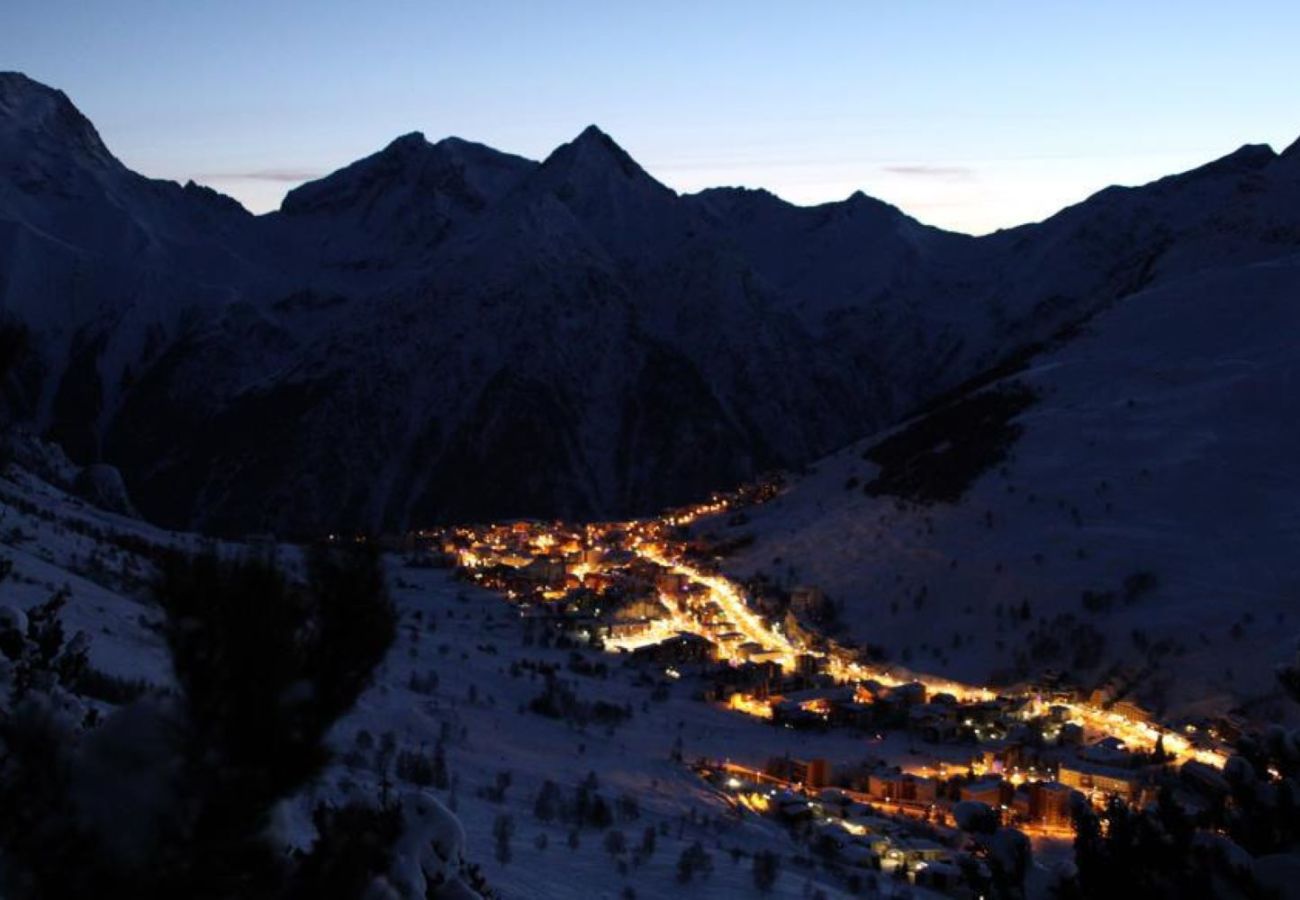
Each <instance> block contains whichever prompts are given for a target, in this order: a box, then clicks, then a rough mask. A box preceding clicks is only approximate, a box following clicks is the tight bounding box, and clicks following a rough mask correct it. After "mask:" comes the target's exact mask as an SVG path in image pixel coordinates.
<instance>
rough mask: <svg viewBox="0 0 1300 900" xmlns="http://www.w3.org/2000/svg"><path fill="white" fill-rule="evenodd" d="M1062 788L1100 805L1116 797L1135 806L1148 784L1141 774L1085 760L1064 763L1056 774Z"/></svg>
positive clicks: (1144, 775) (1139, 771)
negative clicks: (1106, 799)
mask: <svg viewBox="0 0 1300 900" xmlns="http://www.w3.org/2000/svg"><path fill="white" fill-rule="evenodd" d="M1057 778H1058V779H1059V780H1060V782H1061V784H1063V785H1065V786H1066V787H1069V788H1073V789H1074V790H1076V791H1079V792H1080V793H1082V794H1084V795H1085V796H1087V797H1090V798H1091V799H1092V800H1093V802H1094V803H1100V802H1103V801H1104V800H1105V798H1106V797H1109V796H1116V797H1119V798H1121V799H1123V800H1125V801H1127V802H1129V803H1134V802H1137V801H1138V799H1139V798H1140V796H1141V795H1142V793H1143V789H1144V787H1145V786H1146V784H1147V782H1148V778H1147V775H1146V773H1145V772H1144V771H1143V770H1139V769H1133V768H1119V767H1116V766H1108V765H1104V764H1101V763H1095V762H1090V761H1089V760H1086V759H1073V760H1066V761H1063V762H1062V763H1061V766H1060V769H1059V771H1058V772H1057Z"/></svg>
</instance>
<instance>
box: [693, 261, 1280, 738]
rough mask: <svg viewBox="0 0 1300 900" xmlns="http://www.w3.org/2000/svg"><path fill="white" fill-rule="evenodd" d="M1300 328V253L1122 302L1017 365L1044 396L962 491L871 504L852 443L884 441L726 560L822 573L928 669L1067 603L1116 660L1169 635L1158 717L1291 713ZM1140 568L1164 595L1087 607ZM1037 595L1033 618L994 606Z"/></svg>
mask: <svg viewBox="0 0 1300 900" xmlns="http://www.w3.org/2000/svg"><path fill="white" fill-rule="evenodd" d="M1297 334H1300V257H1297V256H1291V257H1287V258H1282V259H1277V260H1274V261H1270V262H1261V263H1254V264H1247V265H1241V266H1232V267H1227V268H1219V269H1212V270H1207V271H1203V272H1199V273H1196V274H1194V275H1188V276H1185V277H1182V278H1179V279H1176V280H1173V281H1171V282H1170V283H1168V284H1165V285H1164V286H1162V287H1159V288H1153V289H1149V290H1147V291H1144V292H1141V293H1139V294H1137V295H1134V296H1131V297H1128V298H1126V299H1124V300H1123V301H1121V302H1119V303H1117V304H1115V305H1114V306H1113V307H1111V308H1110V309H1108V310H1106V311H1105V312H1103V313H1102V314H1100V315H1099V316H1097V317H1096V318H1095V319H1094V320H1092V321H1091V322H1090V323H1089V324H1088V325H1087V326H1086V328H1085V329H1084V333H1083V334H1082V335H1080V336H1079V337H1077V338H1075V339H1073V340H1071V341H1069V342H1067V343H1066V344H1064V345H1063V346H1060V347H1058V348H1056V349H1052V350H1049V351H1047V352H1045V353H1043V354H1040V355H1039V356H1037V357H1035V358H1034V359H1033V360H1032V361H1031V362H1030V363H1029V365H1028V367H1027V369H1026V370H1025V371H1023V372H1021V373H1018V374H1015V375H1012V376H1010V377H1009V379H1008V380H1018V381H1021V382H1023V383H1027V384H1029V385H1032V386H1033V387H1034V388H1035V389H1036V390H1037V391H1038V392H1039V395H1040V396H1039V399H1038V400H1037V401H1036V402H1035V403H1033V404H1032V405H1031V406H1030V407H1029V408H1028V409H1027V410H1025V411H1024V412H1023V413H1022V414H1020V416H1019V417H1018V419H1017V420H1016V421H1018V423H1019V424H1020V425H1021V426H1023V429H1024V431H1023V435H1022V436H1021V437H1020V439H1019V440H1018V441H1017V442H1016V443H1015V444H1014V446H1013V447H1012V449H1011V455H1010V458H1009V459H1008V460H1007V461H1006V462H1005V463H1004V464H1003V465H1002V466H999V467H997V468H995V469H993V470H991V471H987V472H985V473H984V474H983V475H982V476H981V477H980V478H979V479H978V480H977V481H976V483H975V484H974V485H973V487H972V488H971V489H970V490H969V491H968V492H967V493H966V495H965V496H964V497H963V498H962V499H961V501H960V502H958V503H954V504H946V503H938V504H933V505H928V506H918V505H915V504H903V505H900V504H898V503H897V502H896V501H895V499H894V498H893V497H889V496H879V497H871V496H866V495H865V494H864V491H863V489H862V485H863V484H865V483H866V482H869V481H870V479H871V478H872V476H873V475H874V474H875V472H876V471H877V469H876V466H875V464H874V463H871V462H869V461H865V460H864V459H863V456H862V454H863V451H864V450H865V449H866V448H867V447H869V446H871V445H872V444H873V443H874V442H875V441H876V440H878V439H879V438H880V437H881V436H877V437H874V438H870V439H867V440H865V441H862V442H858V443H856V444H854V445H852V446H850V447H848V448H846V449H845V450H843V451H841V452H839V453H837V454H834V455H832V456H830V457H827V458H826V459H824V460H822V461H820V462H819V463H817V464H816V465H815V466H813V467H812V470H811V471H810V472H809V473H808V474H806V475H804V476H802V477H800V478H797V479H796V480H795V482H794V483H793V485H792V487H791V488H790V489H789V490H788V491H787V492H786V493H785V494H784V495H783V496H781V497H779V498H778V499H776V500H775V501H773V502H772V503H770V504H769V505H767V506H765V507H761V508H759V509H757V510H755V511H754V513H753V517H752V521H751V522H748V523H746V524H743V525H740V526H736V527H734V528H732V529H731V531H732V532H734V533H735V534H742V533H752V534H753V535H755V536H756V538H757V540H756V543H755V544H754V545H753V546H751V547H749V548H747V549H745V550H744V551H742V552H741V553H740V554H739V555H738V556H737V557H735V558H733V559H731V560H730V561H728V563H727V568H728V570H729V571H730V572H731V573H733V574H736V575H742V576H747V575H751V574H753V573H756V572H764V573H767V574H768V575H771V576H774V577H777V578H779V579H780V580H782V581H784V582H787V583H790V584H815V585H818V586H820V587H821V588H822V589H823V590H825V591H826V592H827V593H828V594H829V595H830V596H831V597H832V598H833V599H834V600H836V601H838V602H840V603H841V604H843V607H844V617H845V619H846V621H847V623H848V627H849V631H850V632H851V634H852V635H853V636H854V637H856V638H857V639H859V640H861V641H866V642H871V643H875V644H878V645H881V646H883V647H885V648H887V649H888V650H889V651H890V653H891V657H892V658H893V659H895V660H898V659H899V657H900V654H901V653H902V652H903V651H904V648H910V651H911V654H912V662H911V665H912V666H913V667H914V668H917V669H919V670H925V671H936V672H941V673H944V674H947V675H950V676H953V677H956V678H959V679H965V680H970V681H978V682H982V681H985V680H987V679H988V678H989V677H990V675H996V674H997V673H998V672H1003V673H1005V671H1006V669H1007V667H1008V666H1009V665H1010V663H1011V660H1012V657H1013V655H1014V653H1015V651H1016V650H1017V649H1020V648H1023V647H1024V643H1025V642H1024V636H1025V634H1026V633H1027V631H1028V630H1029V627H1030V626H1032V625H1038V624H1040V622H1041V620H1042V619H1044V618H1048V619H1051V618H1053V617H1055V616H1056V615H1057V614H1060V613H1073V614H1075V615H1076V616H1077V617H1078V618H1079V619H1081V620H1083V621H1086V622H1088V623H1091V624H1092V625H1093V626H1095V627H1096V628H1098V629H1099V630H1100V631H1101V632H1103V633H1104V635H1105V637H1106V648H1105V658H1106V660H1107V661H1108V662H1109V661H1113V662H1127V663H1129V664H1130V665H1131V666H1132V667H1133V668H1135V669H1139V670H1140V669H1141V668H1142V659H1143V657H1144V655H1145V654H1144V653H1142V652H1140V651H1139V649H1138V648H1137V647H1136V646H1135V644H1134V641H1133V638H1132V632H1133V630H1134V629H1141V630H1142V631H1143V632H1145V633H1146V635H1147V636H1148V638H1149V639H1150V640H1151V641H1152V642H1154V641H1157V640H1159V639H1162V638H1168V639H1169V640H1170V641H1171V642H1172V644H1173V646H1174V647H1175V650H1174V653H1173V654H1172V655H1170V656H1168V657H1166V658H1165V659H1163V660H1161V661H1160V662H1159V663H1158V664H1157V665H1155V666H1154V668H1153V669H1152V670H1151V671H1148V672H1146V673H1145V676H1144V677H1143V678H1142V684H1141V685H1140V686H1139V690H1138V694H1139V696H1146V697H1148V699H1153V700H1155V701H1157V705H1158V706H1163V707H1164V710H1165V711H1166V712H1169V713H1174V712H1189V713H1190V712H1222V711H1224V710H1225V709H1227V708H1230V707H1232V706H1235V705H1237V704H1243V703H1244V704H1247V705H1248V706H1249V705H1252V704H1255V705H1254V706H1253V711H1254V712H1256V713H1260V712H1264V711H1266V710H1268V709H1271V708H1273V707H1274V706H1280V707H1281V708H1282V709H1285V708H1286V707H1287V704H1284V703H1283V704H1277V703H1275V701H1276V700H1277V699H1278V691H1277V685H1276V683H1275V681H1274V677H1273V669H1274V667H1275V666H1276V665H1277V664H1278V663H1280V662H1289V661H1291V660H1292V659H1293V658H1294V655H1295V652H1296V642H1297V636H1298V635H1300V613H1298V612H1297V607H1296V598H1297V597H1300V575H1298V574H1297V572H1298V571H1300V570H1297V567H1296V564H1295V561H1296V559H1297V553H1298V552H1300V513H1298V512H1297V510H1300V467H1298V466H1297V464H1296V460H1297V459H1300V393H1298V392H1297V388H1300V352H1297V351H1298V350H1300V344H1298V343H1297V338H1296V335H1297ZM850 478H856V479H858V483H857V484H856V485H855V486H853V487H850V486H849V479H850ZM1075 509H1077V511H1078V516H1079V518H1078V522H1077V523H1076V521H1075V519H1074V516H1073V513H1072V510H1075ZM990 515H991V523H992V524H991V525H990V524H989V521H990V520H989V519H988V518H986V517H988V516H990ZM704 527H705V530H709V529H710V528H712V529H714V530H717V531H720V532H726V531H727V530H728V529H727V528H726V526H725V525H723V524H722V523H720V522H718V523H712V524H711V525H705V526H704ZM1135 572H1150V573H1153V574H1154V575H1155V576H1156V577H1157V578H1158V580H1159V584H1158V587H1157V588H1156V589H1155V590H1154V591H1152V592H1151V593H1150V594H1148V595H1145V596H1143V597H1142V598H1141V599H1140V600H1138V601H1137V602H1136V603H1135V604H1133V605H1132V606H1125V605H1124V604H1123V603H1122V602H1117V603H1116V604H1115V608H1114V609H1113V610H1111V611H1109V612H1098V613H1091V612H1088V611H1087V610H1085V609H1084V608H1083V605H1082V603H1081V595H1082V592H1083V591H1084V590H1093V591H1103V590H1116V591H1118V590H1119V589H1120V585H1121V583H1122V581H1123V579H1124V578H1125V577H1126V576H1128V575H1130V574H1132V573H1135ZM922 589H924V590H925V597H924V599H923V600H921V601H920V603H919V605H918V602H917V600H916V595H917V594H918V593H920V592H921V591H922ZM1026 600H1027V601H1028V602H1029V604H1030V607H1031V611H1032V618H1033V622H1031V623H1028V624H1026V625H1022V626H1018V627H1017V626H1015V625H1013V624H1011V623H1010V622H1008V621H1006V620H1005V619H1000V618H999V617H998V616H997V615H996V612H995V610H996V607H998V606H999V605H1001V606H1002V607H1003V608H1004V609H1009V608H1010V607H1012V606H1013V605H1014V606H1019V605H1020V604H1022V603H1023V602H1024V601H1026ZM893 604H896V605H897V611H896V612H894V611H892V608H893ZM1234 624H1239V625H1240V626H1241V627H1240V633H1239V636H1237V637H1233V636H1232V629H1233V626H1234ZM954 636H959V637H960V642H961V646H960V647H955V646H954V643H953V642H954ZM1046 665H1048V663H1044V667H1046ZM1058 666H1059V664H1058ZM1092 674H1094V675H1096V674H1098V673H1092Z"/></svg>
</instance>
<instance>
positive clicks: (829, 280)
mask: <svg viewBox="0 0 1300 900" xmlns="http://www.w3.org/2000/svg"><path fill="white" fill-rule="evenodd" d="M10 82H12V83H14V84H18V82H16V81H15V80H14V79H10ZM35 84H36V83H35V82H31V83H30V85H29V84H27V83H26V82H22V83H21V84H20V86H19V88H12V87H11V89H10V93H11V94H12V93H14V92H15V91H19V92H22V91H26V92H36V93H37V94H38V95H39V96H44V97H46V98H47V100H48V99H49V97H53V96H54V93H55V92H53V91H52V89H48V88H43V87H31V85H35ZM42 91H44V92H48V93H47V94H42V93H41V92H42ZM59 96H62V95H59ZM49 102H52V103H53V102H56V101H55V100H50V101H49ZM10 103H11V105H13V103H14V101H12V100H11V101H10ZM68 103H69V104H70V101H68ZM78 115H79V114H78ZM6 121H8V120H4V119H0V167H7V168H8V169H9V170H10V171H12V170H14V169H15V168H19V169H21V168H24V167H32V166H37V167H38V168H39V167H41V166H44V165H45V164H44V161H43V160H44V159H45V154H46V153H47V152H49V149H50V148H48V147H46V146H44V145H43V144H42V143H41V142H40V141H35V140H32V139H31V138H30V136H28V135H27V132H25V131H24V130H23V129H20V128H16V127H10V126H8V125H6V124H5V122H6ZM91 127H92V128H93V126H91ZM69 140H71V141H72V142H73V143H74V144H75V142H76V138H75V136H72V137H71V138H69ZM56 149H57V148H56ZM74 149H75V148H74ZM105 152H107V150H106V151H105ZM1268 152H1269V153H1270V154H1271V153H1272V151H1268ZM1241 153H1242V151H1238V154H1241ZM1238 154H1230V155H1229V156H1228V157H1225V158H1223V159H1222V160H1220V161H1217V162H1215V163H1211V164H1209V165H1208V166H1204V167H1201V168H1200V169H1197V170H1193V172H1192V173H1186V174H1185V175H1183V176H1173V177H1172V178H1173V180H1171V179H1163V180H1161V181H1158V182H1155V183H1153V184H1152V185H1148V186H1145V187H1138V188H1124V189H1108V191H1103V192H1100V193H1099V194H1096V195H1094V196H1093V197H1091V198H1088V199H1087V200H1085V201H1082V202H1081V203H1080V204H1076V205H1075V206H1074V207H1070V208H1068V209H1066V210H1063V211H1062V212H1061V213H1058V214H1057V215H1056V216H1053V217H1052V218H1050V219H1048V220H1046V221H1045V222H1043V223H1038V224H1034V225H1026V226H1021V227H1019V228H1018V229H1014V230H1011V231H1007V232H1000V233H998V234H996V235H991V236H987V237H982V238H975V237H970V236H967V235H960V234H956V233H952V232H945V231H942V230H940V229H935V228H932V227H930V226H927V225H924V224H922V223H920V222H917V221H916V220H915V219H912V218H911V217H909V216H907V215H906V214H905V213H904V212H902V211H901V210H898V209H897V208H895V207H892V206H890V205H889V204H885V203H883V202H881V201H878V200H874V199H872V198H868V197H866V196H865V195H862V194H861V193H860V192H857V193H855V194H854V195H852V196H850V197H849V198H847V199H846V200H843V201H839V202H836V203H829V204H821V205H818V206H813V207H802V206H796V205H794V204H789V203H787V202H786V201H784V200H781V199H780V198H778V197H776V196H775V195H772V194H769V193H767V192H760V191H747V190H744V189H728V188H720V189H715V190H712V191H705V192H700V193H696V194H688V195H678V194H677V193H676V192H674V191H672V190H671V189H670V188H667V187H666V186H664V185H662V184H660V183H659V182H658V181H656V180H655V179H654V178H653V176H651V175H650V174H649V173H647V172H645V170H644V169H642V168H641V167H640V166H639V165H637V164H636V163H635V161H634V160H632V158H631V157H630V156H629V155H628V154H627V153H626V151H624V150H623V149H622V148H621V147H619V146H618V145H617V143H616V142H614V140H613V139H612V138H610V137H609V136H608V135H606V134H605V133H604V132H603V131H601V130H600V129H599V128H598V127H596V126H589V127H588V128H586V129H584V130H583V132H581V133H580V134H579V135H578V136H576V137H575V139H574V140H573V141H570V142H569V143H567V144H565V145H562V146H561V147H559V148H557V149H556V150H555V151H554V152H553V153H551V154H550V155H549V156H548V157H547V159H545V160H543V161H541V162H535V161H532V160H527V159H524V158H522V157H517V156H513V155H511V154H506V153H502V152H500V151H496V150H493V149H491V148H488V147H485V146H484V145H479V144H474V143H472V142H470V141H465V140H463V139H459V138H448V139H444V140H441V141H438V142H435V143H431V142H429V141H428V140H427V139H425V138H424V136H423V134H422V133H420V132H410V133H408V134H406V135H403V136H399V137H398V138H397V139H395V140H394V141H391V142H389V144H387V145H386V146H385V147H383V148H381V149H380V150H379V151H377V152H376V153H374V154H371V155H370V156H367V157H365V158H363V159H361V160H358V161H356V162H354V163H352V164H350V165H348V166H344V167H342V168H340V169H339V170H337V171H336V172H333V173H331V174H329V175H327V176H325V177H323V178H321V179H318V180H316V181H313V182H309V183H307V184H304V185H302V186H300V187H297V188H295V189H294V190H293V191H291V192H290V193H289V195H288V196H287V197H286V199H285V203H284V204H283V206H282V208H281V209H280V210H278V211H275V212H273V213H268V214H263V215H257V216H254V215H251V214H249V213H248V212H247V211H245V210H243V209H242V207H239V206H238V204H237V203H235V202H234V201H229V202H227V198H224V197H223V195H220V194H218V193H216V192H211V191H210V190H209V189H206V188H202V187H200V186H197V185H195V186H189V185H187V186H186V187H181V186H179V185H175V184H173V183H170V182H158V181H152V180H149V179H146V178H144V177H143V176H140V175H137V174H135V173H133V172H131V171H130V170H128V169H126V168H125V167H120V168H112V167H109V168H103V167H93V166H92V167H90V168H86V167H78V166H75V165H73V166H64V167H58V168H57V170H51V171H49V172H46V173H45V181H44V184H43V186H42V187H41V188H40V189H39V190H36V191H32V190H29V189H28V188H27V187H25V186H24V185H23V184H22V183H20V182H17V181H14V180H10V182H9V184H8V185H5V184H0V327H4V328H9V329H18V330H22V331H23V332H24V333H26V334H27V335H28V337H29V339H28V340H26V341H25V342H24V345H23V346H24V348H25V349H24V350H23V351H22V356H21V359H19V360H18V364H17V365H16V366H15V367H14V369H13V371H11V372H10V374H9V376H8V377H7V378H6V379H5V381H4V382H3V385H0V388H2V390H0V410H3V413H2V414H3V415H5V416H7V417H8V418H11V419H13V420H16V421H20V422H24V423H27V424H29V425H32V426H33V427H36V428H38V429H39V430H41V431H42V432H43V433H45V434H46V435H48V436H51V437H53V438H55V439H57V440H59V441H60V442H61V443H63V444H64V446H65V449H66V450H67V451H68V452H69V454H70V455H71V456H72V457H73V458H74V459H75V460H76V461H77V462H78V463H81V464H87V463H95V462H107V463H110V464H113V465H117V466H118V467H120V468H121V469H122V471H123V473H124V476H125V478H126V481H127V484H128V487H129V489H130V491H131V494H132V496H133V497H135V498H136V500H137V503H138V505H139V506H140V508H141V511H142V512H143V513H144V514H145V515H146V516H149V517H152V518H154V519H156V520H158V521H160V522H161V523H162V524H166V525H169V526H172V527H177V526H184V527H187V528H198V529H207V530H212V531H218V532H224V533H230V532H236V533H237V532H243V531H260V530H277V531H281V532H293V533H316V532H320V531H326V530H340V529H346V528H365V529H369V530H390V529H397V528H402V527H406V526H408V525H412V524H423V523H425V522H430V521H434V520H450V519H464V520H475V519H482V518H487V517H507V516H514V515H529V516H553V515H561V514H562V515H569V516H582V517H589V516H615V515H618V516H621V515H627V514H636V513H643V512H648V511H651V510H653V509H655V508H657V507H660V506H664V505H671V504H673V503H677V502H682V501H685V500H688V499H691V498H692V497H694V496H698V495H699V494H701V493H707V492H708V491H709V490H712V489H714V488H718V487H722V486H725V484H727V483H732V482H735V481H740V480H743V479H745V478H748V477H751V476H752V475H754V474H755V473H756V472H757V471H759V470H760V469H762V468H766V467H770V466H786V467H797V466H799V465H802V464H804V463H806V462H809V461H811V460H813V459H816V458H817V457H819V456H821V455H823V454H825V453H827V452H829V451H831V450H833V449H835V448H837V447H840V446H843V445H845V444H847V443H849V442H850V441H852V440H854V439H856V438H858V437H860V436H861V435H863V434H867V433H870V432H872V431H875V430H877V429H879V428H882V427H885V426H887V425H888V424H890V423H891V422H893V421H896V420H897V419H898V418H899V417H900V416H903V415H906V414H907V413H908V412H909V411H911V410H914V409H917V408H918V407H920V406H921V405H922V404H924V403H925V402H926V401H928V400H930V399H932V398H934V397H935V396H937V395H939V394H940V393H942V392H943V391H945V390H947V389H949V388H952V387H954V386H956V385H957V384H960V383H961V382H963V381H965V380H966V379H968V378H970V377H972V376H974V375H976V374H978V373H979V372H980V371H983V370H984V369H986V368H988V367H989V366H992V365H995V364H996V363H997V362H998V361H999V360H1000V359H1003V358H1006V357H1007V356H1008V355H1009V354H1013V353H1015V352H1016V351H1018V350H1019V349H1021V348H1023V347H1025V346H1027V345H1031V344H1033V343H1034V342H1036V341H1040V340H1042V339H1044V338H1045V337H1046V336H1048V335H1051V334H1055V333H1057V332H1059V331H1060V330H1061V329H1062V328H1063V327H1064V326H1066V325H1068V324H1070V323H1075V322H1078V321H1080V320H1082V319H1086V318H1088V317H1089V316H1091V315H1093V314H1095V313H1096V312H1097V311H1098V310H1100V309H1103V308H1105V307H1106V306H1107V305H1108V304H1113V303H1115V302H1119V301H1120V300H1122V299H1123V298H1124V297H1126V296H1128V295H1131V294H1133V293H1134V292H1135V291H1137V290H1139V289H1141V288H1144V287H1148V286H1151V285H1153V284H1156V283H1159V282H1161V281H1163V280H1166V279H1172V278H1176V277H1182V276H1184V275H1186V274H1187V273H1189V272H1194V271H1197V270H1198V269H1200V268H1204V267H1207V266H1213V265H1230V264H1232V265H1235V264H1246V263H1249V262H1252V261H1258V260H1261V259H1267V258H1270V257H1271V256H1277V255H1281V254H1284V253H1286V252H1288V251H1291V250H1294V248H1295V247H1297V246H1300V214H1297V212H1296V210H1297V208H1300V204H1297V203H1296V202H1295V200H1296V199H1297V198H1300V184H1297V183H1296V182H1297V174H1300V173H1297V172H1296V171H1295V169H1294V167H1293V166H1292V165H1291V158H1289V157H1288V156H1287V155H1286V154H1283V155H1281V156H1277V155H1276V154H1274V155H1272V157H1271V158H1265V157H1264V156H1263V154H1261V153H1260V152H1259V151H1258V150H1250V151H1246V152H1245V155H1244V156H1239V155H1238ZM110 158H111V154H110ZM91 168H93V169H94V171H91ZM1193 176H1194V177H1193ZM1180 178H1181V179H1182V180H1178V179H1180Z"/></svg>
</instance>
